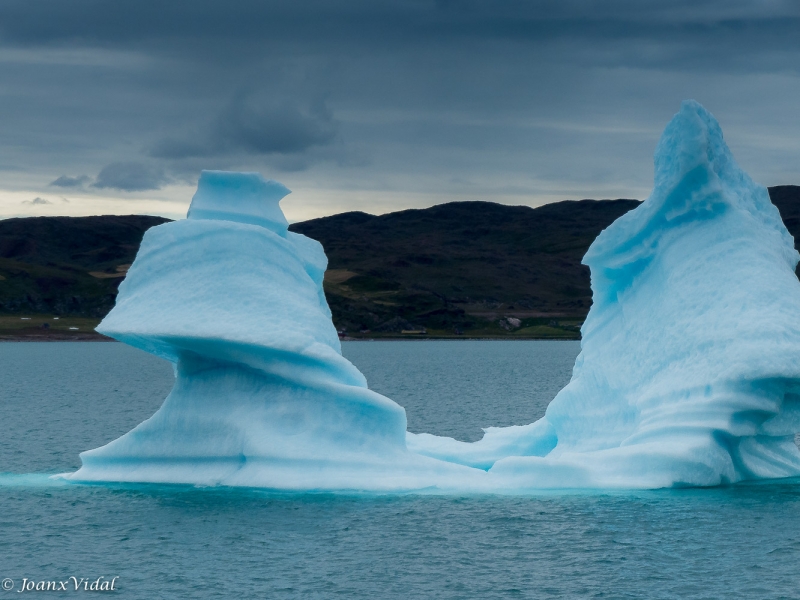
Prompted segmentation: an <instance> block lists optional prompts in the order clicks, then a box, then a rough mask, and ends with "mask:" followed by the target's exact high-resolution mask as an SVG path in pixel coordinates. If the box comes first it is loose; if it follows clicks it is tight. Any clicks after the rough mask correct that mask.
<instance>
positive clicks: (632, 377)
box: [70, 101, 800, 493]
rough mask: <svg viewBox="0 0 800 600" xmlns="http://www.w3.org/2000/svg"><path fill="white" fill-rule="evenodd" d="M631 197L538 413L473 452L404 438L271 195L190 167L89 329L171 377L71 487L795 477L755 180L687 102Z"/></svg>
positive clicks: (789, 247)
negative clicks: (570, 361)
mask: <svg viewBox="0 0 800 600" xmlns="http://www.w3.org/2000/svg"><path fill="white" fill-rule="evenodd" d="M655 167H656V174H655V185H654V189H653V193H652V195H651V196H650V198H648V199H647V201H645V202H644V203H643V204H642V205H641V206H639V207H638V208H636V209H635V210H633V211H631V212H629V213H627V214H626V215H624V216H623V217H621V218H620V219H618V220H617V221H616V222H615V223H613V224H612V225H611V226H610V227H609V228H608V229H606V230H605V231H604V232H603V233H602V234H601V235H600V236H599V237H598V238H597V239H596V240H595V242H594V243H593V244H592V246H591V248H590V249H589V251H588V253H587V254H586V257H585V258H584V262H585V264H587V265H588V266H589V267H590V269H591V273H592V290H593V297H594V301H593V306H592V309H591V311H590V313H589V316H588V318H587V320H586V322H585V324H584V326H583V340H582V344H581V346H582V351H581V354H580V356H579V357H578V359H577V361H576V364H575V368H574V372H573V377H572V380H571V382H570V383H569V384H568V385H567V386H566V387H565V388H564V389H563V390H562V391H561V392H560V393H559V394H558V395H557V396H556V398H555V399H554V400H553V402H552V403H551V404H550V406H549V407H548V409H547V412H546V415H545V417H543V418H542V419H540V420H539V421H537V422H536V423H532V424H530V425H524V426H515V427H507V428H488V429H487V430H486V434H485V435H484V437H483V439H481V440H480V441H478V442H475V443H471V444H470V443H465V442H459V441H456V440H453V439H450V438H443V437H437V436H432V435H428V434H412V433H406V432H405V428H406V419H405V412H404V410H403V409H402V408H401V407H400V406H398V405H397V404H395V403H394V402H392V401H391V400H389V399H387V398H385V397H383V396H380V395H379V394H376V393H374V392H372V391H370V390H369V389H367V387H366V382H365V380H364V378H363V376H362V375H361V374H360V373H359V372H358V370H357V369H356V368H355V367H354V366H353V365H352V364H350V363H349V362H348V361H347V360H345V359H344V358H343V357H342V356H341V352H340V347H339V341H338V338H337V336H336V331H335V330H334V328H333V325H332V323H331V319H330V310H329V309H328V306H327V303H326V301H325V296H324V294H323V291H322V276H323V273H324V270H325V267H326V262H327V261H326V259H325V255H324V253H323V251H322V248H321V247H320V245H319V244H318V243H317V242H314V241H313V240H309V239H308V238H305V237H304V236H301V235H296V234H293V233H291V232H288V231H287V224H286V220H285V218H284V217H283V214H282V212H281V211H280V207H279V205H278V202H279V201H280V199H281V198H282V197H283V196H284V195H285V194H286V193H288V190H286V189H285V188H284V187H283V186H282V185H281V184H278V183H276V182H268V181H265V180H263V179H262V178H261V177H260V176H259V175H258V174H253V173H249V174H240V173H221V172H204V173H203V175H202V176H201V178H200V182H199V185H198V191H197V194H196V195H195V197H194V199H193V201H192V206H191V208H190V209H189V215H188V219H187V220H185V221H178V222H173V223H168V224H165V225H160V226H158V227H155V228H153V229H151V230H150V231H148V233H147V234H146V235H145V238H144V241H143V242H142V246H141V249H140V250H139V254H138V256H137V258H136V261H135V263H134V264H133V266H132V267H131V269H130V271H129V273H128V276H127V278H126V279H125V281H124V282H123V283H122V285H121V286H120V294H119V297H118V300H117V305H116V307H115V308H114V310H113V311H111V313H110V314H109V315H108V316H107V317H106V319H104V320H103V322H102V323H101V324H100V326H99V327H98V330H99V331H101V332H102V333H105V334H106V335H110V336H112V337H115V338H116V339H118V340H121V341H123V342H126V343H128V344H131V345H133V346H136V347H139V348H142V349H144V350H146V351H148V352H152V353H154V354H156V355H158V356H162V357H164V358H166V359H167V360H170V361H172V362H173V363H175V365H176V383H175V387H174V389H173V391H172V392H171V394H170V395H169V396H168V397H167V399H166V400H165V402H164V405H163V406H162V407H161V409H159V411H158V412H157V413H156V414H155V415H154V416H153V417H151V418H150V419H148V420H147V421H145V422H144V423H142V424H141V425H139V426H138V427H136V428H135V429H134V430H132V431H131V432H129V433H127V434H126V435H124V436H122V437H121V438H119V439H118V440H115V441H113V442H111V443H110V444H108V445H106V446H104V447H102V448H98V449H96V450H92V451H89V452H84V453H83V454H82V455H81V458H82V461H83V466H82V468H81V469H80V470H79V471H78V472H77V473H75V474H73V475H71V476H70V477H71V478H72V479H74V480H78V481H158V482H184V483H196V484H204V485H216V484H223V485H245V486H258V487H271V488H280V489H327V490H343V489H357V490H371V491H386V490H394V491H402V490H420V489H426V490H434V491H443V492H447V491H478V492H495V493H519V492H525V491H530V490H539V489H546V488H586V487H588V488H603V487H633V488H642V487H647V488H655V487H664V486H675V485H717V484H720V483H727V482H736V481H741V480H745V479H759V478H775V477H787V476H796V475H800V452H799V451H798V449H797V446H796V445H795V444H794V441H793V436H794V434H795V433H796V432H797V431H800V282H798V280H797V277H796V276H795V274H794V268H795V266H796V264H797V261H798V258H799V257H798V254H797V252H796V251H795V250H794V245H793V240H792V238H791V236H790V235H789V233H788V232H787V230H786V228H785V227H784V225H783V223H782V221H781V219H780V215H779V214H778V211H777V209H776V208H775V207H774V206H773V205H772V204H771V203H770V200H769V196H768V194H767V191H766V189H765V188H763V187H761V186H758V185H756V184H755V183H753V182H752V181H751V180H750V178H749V177H748V176H747V175H746V174H745V173H744V172H743V171H742V170H741V169H740V168H739V167H738V166H737V164H736V163H735V161H734V160H733V157H732V156H731V153H730V151H729V150H728V148H727V146H726V145H725V142H724V141H723V138H722V132H721V130H720V128H719V125H718V124H717V122H716V121H715V120H714V118H713V117H712V116H711V115H710V114H709V113H708V112H707V111H706V110H705V109H703V107H702V106H700V105H699V104H697V103H696V102H692V101H687V102H684V103H683V105H682V106H681V110H680V112H679V113H678V114H677V115H676V116H675V117H674V118H673V120H672V121H671V122H670V123H669V125H668V126H667V128H666V130H665V132H664V134H663V136H662V138H661V141H660V142H659V144H658V147H657V149H656V156H655Z"/></svg>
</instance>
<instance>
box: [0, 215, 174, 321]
mask: <svg viewBox="0 0 800 600" xmlns="http://www.w3.org/2000/svg"><path fill="white" fill-rule="evenodd" d="M167 220H168V219H164V218H162V217H150V216H138V215H131V216H106V217H32V218H26V219H6V220H2V221H0V313H18V312H26V313H48V314H65V315H66V314H69V315H76V316H85V317H101V316H103V315H105V314H106V313H107V312H108V311H109V310H111V307H112V306H114V299H115V297H116V293H117V286H118V285H119V282H120V281H121V280H122V278H123V277H124V276H125V271H126V270H127V266H128V265H130V263H132V262H133V259H134V257H135V256H136V252H137V250H138V249H139V244H140V243H141V241H142V236H143V235H144V232H145V231H147V230H148V229H149V228H150V227H152V226H153V225H159V224H161V223H164V222H166V221H167Z"/></svg>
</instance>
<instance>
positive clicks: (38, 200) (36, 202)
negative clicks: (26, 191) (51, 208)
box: [22, 197, 52, 206]
mask: <svg viewBox="0 0 800 600" xmlns="http://www.w3.org/2000/svg"><path fill="white" fill-rule="evenodd" d="M22 203H23V204H30V205H33V206H35V205H39V204H52V202H50V200H45V199H44V198H38V197H37V198H34V199H33V200H23V201H22Z"/></svg>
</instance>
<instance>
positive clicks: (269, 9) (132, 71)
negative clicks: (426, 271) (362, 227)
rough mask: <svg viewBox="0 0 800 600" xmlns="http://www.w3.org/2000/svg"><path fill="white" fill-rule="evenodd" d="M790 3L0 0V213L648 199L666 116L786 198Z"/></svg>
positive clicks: (798, 18)
mask: <svg viewBox="0 0 800 600" xmlns="http://www.w3.org/2000/svg"><path fill="white" fill-rule="evenodd" d="M798 32H800V2H797V0H787V1H783V0H761V1H759V2H745V1H741V0H691V1H684V0H675V1H670V0H659V1H652V0H610V1H600V0H554V1H537V0H528V1H522V0H519V1H518V0H493V1H485V2H477V1H472V0H439V1H404V2H394V1H385V2H382V1H378V0H335V1H331V0H327V1H323V0H319V1H315V0H311V1H304V0H290V1H271V0H225V1H224V2H223V1H219V0H217V1H209V0H180V1H176V0H158V1H154V0H135V1H129V0H116V1H114V2H108V1H107V0H69V1H64V0H3V2H0V218H7V217H13V216H35V215H92V214H158V215H164V216H167V217H171V218H181V217H183V216H185V213H186V209H187V207H188V205H189V202H190V200H191V197H192V194H193V193H194V188H195V185H196V182H197V178H198V176H199V173H200V171H201V170H202V169H224V170H242V171H259V172H260V173H262V174H263V175H264V176H265V177H266V178H268V179H276V180H278V181H281V182H282V183H284V184H285V185H286V186H287V187H289V188H290V189H291V190H292V191H293V193H292V194H291V195H290V196H288V197H287V198H286V199H284V200H283V202H282V203H281V205H282V207H283V209H284V211H285V212H286V214H287V217H288V218H289V220H290V221H300V220H305V219H309V218H316V217H320V216H325V215H330V214H335V213H339V212H343V211H349V210H362V211H366V212H369V213H372V214H382V213H386V212H391V211H396V210H402V209H406V208H423V207H428V206H432V205H434V204H440V203H443V202H450V201H456V200H487V201H493V202H502V203H504V204H517V205H519V204H522V205H529V206H539V205H541V204H545V203H548V202H553V201H558V200H566V199H581V198H638V199H644V198H646V197H647V195H648V194H649V192H650V188H651V186H652V177H653V166H652V162H653V158H652V157H653V150H654V149H655V146H656V143H657V141H658V138H659V135H660V133H661V131H662V130H663V128H664V126H665V125H666V123H667V122H668V121H669V119H670V118H671V117H672V116H673V115H674V114H675V113H676V112H677V111H678V109H679V107H680V102H681V101H682V100H684V99H687V98H693V99H695V100H697V101H699V102H701V103H702V104H703V105H704V106H705V107H706V108H708V109H709V110H710V111H711V112H712V113H713V114H714V115H715V116H716V117H717V119H718V120H719V121H720V124H721V125H722V128H723V131H724V133H725V138H726V140H727V142H728V144H729V146H730V147H731V150H732V151H733V153H734V156H735V157H736V158H737V160H738V162H739V163H740V165H741V166H742V167H743V168H744V169H745V170H746V171H747V172H749V173H750V175H751V176H752V177H753V178H754V179H755V180H756V181H758V182H760V183H762V184H764V185H768V186H769V185H781V184H800V35H798Z"/></svg>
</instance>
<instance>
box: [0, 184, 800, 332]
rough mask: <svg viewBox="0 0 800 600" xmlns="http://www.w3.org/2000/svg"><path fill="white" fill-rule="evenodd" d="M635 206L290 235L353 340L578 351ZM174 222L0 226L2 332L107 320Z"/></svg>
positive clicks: (423, 220)
mask: <svg viewBox="0 0 800 600" xmlns="http://www.w3.org/2000/svg"><path fill="white" fill-rule="evenodd" d="M770 196H771V197H772V200H773V202H774V203H775V205H776V206H777V207H778V209H779V210H780V212H781V216H782V217H783V220H784V222H785V223H786V226H787V228H788V229H789V231H790V232H791V233H792V235H794V236H795V239H796V240H797V239H800V187H797V186H780V187H774V188H770ZM637 205H638V201H636V200H599V201H597V200H580V201H566V202H558V203H554V204H548V205H545V206H542V207H539V208H529V207H524V206H504V205H500V204H493V203H490V202H453V203H450V204H443V205H440V206H434V207H432V208H428V209H423V210H405V211H401V212H396V213H390V214H386V215H380V216H373V215H368V214H366V213H361V212H351V213H343V214H339V215H334V216H332V217H325V218H322V219H314V220H311V221H306V222H303V223H295V224H293V225H292V226H291V229H292V231H296V232H298V233H303V234H305V235H307V236H309V237H311V238H314V239H316V240H319V241H320V242H321V243H322V245H323V247H324V248H325V252H326V253H327V255H328V259H329V270H328V272H327V273H326V275H325V292H326V295H327V298H328V302H329V304H330V306H331V310H332V312H333V319H334V323H335V324H336V326H337V328H339V329H340V330H344V331H346V332H347V335H349V336H352V337H384V336H386V337H409V338H411V337H420V336H427V337H431V336H458V335H466V336H469V337H500V336H503V337H510V338H514V337H522V338H525V337H527V338H530V337H534V338H554V339H557V338H562V339H577V338H578V337H579V335H580V332H579V328H580V324H581V323H582V321H583V319H584V318H585V316H586V313H587V312H588V310H589V307H590V305H591V290H590V287H589V271H588V269H587V268H586V267H584V266H582V265H581V264H580V260H581V258H582V257H583V255H584V254H585V252H586V250H587V249H588V247H589V245H590V244H591V242H592V241H593V240H594V238H595V237H596V236H597V234H599V233H600V231H602V230H603V229H605V228H606V227H607V226H608V225H610V224H611V223H612V222H613V221H614V220H615V219H617V218H618V217H619V216H621V215H622V214H624V213H626V212H627V211H629V210H631V209H632V208H635V207H636V206H637ZM166 221H167V219H163V218H160V217H148V216H122V217H116V216H108V217H76V218H72V217H36V218H27V219H7V220H4V221H0V316H2V315H5V316H7V317H9V318H11V321H8V324H9V327H8V328H6V327H4V326H3V323H4V322H5V321H3V320H2V319H0V337H1V336H2V334H3V331H2V330H5V329H9V331H10V330H12V329H13V330H14V331H18V330H19V329H20V327H23V328H25V327H28V328H30V326H31V325H33V321H30V325H29V322H28V321H27V320H25V321H23V320H22V317H23V316H36V315H38V317H37V318H39V320H42V319H44V320H42V322H41V324H39V325H35V326H34V328H36V329H37V331H39V330H40V328H42V327H43V326H44V325H45V322H47V323H49V326H48V328H49V327H53V329H54V331H55V330H60V329H63V326H64V323H62V322H61V320H60V319H59V320H58V321H53V320H52V317H53V316H61V317H65V316H69V317H83V318H85V319H90V320H94V321H96V320H97V319H98V318H100V317H102V316H103V315H105V314H106V313H107V312H108V310H110V309H111V307H112V306H113V304H114V299H115V296H116V293H117V287H118V285H119V283H120V281H122V279H123V277H124V275H125V272H126V270H127V267H128V265H130V263H131V262H133V259H134V257H135V255H136V251H137V249H138V246H139V243H140V242H141V239H142V236H143V235H144V232H145V231H146V230H147V229H148V228H150V227H152V226H154V225H158V224H161V223H164V222H166ZM45 315H49V316H45ZM16 319H19V320H20V323H16ZM6 320H8V319H6ZM12 323H13V325H14V326H13V327H10V324H12ZM37 323H38V321H37ZM87 323H88V321H87ZM67 329H68V328H67ZM80 329H81V330H83V329H84V326H81V328H80ZM72 331H74V330H72ZM423 331H424V332H425V333H422V332H423ZM65 334H66V332H65Z"/></svg>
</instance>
